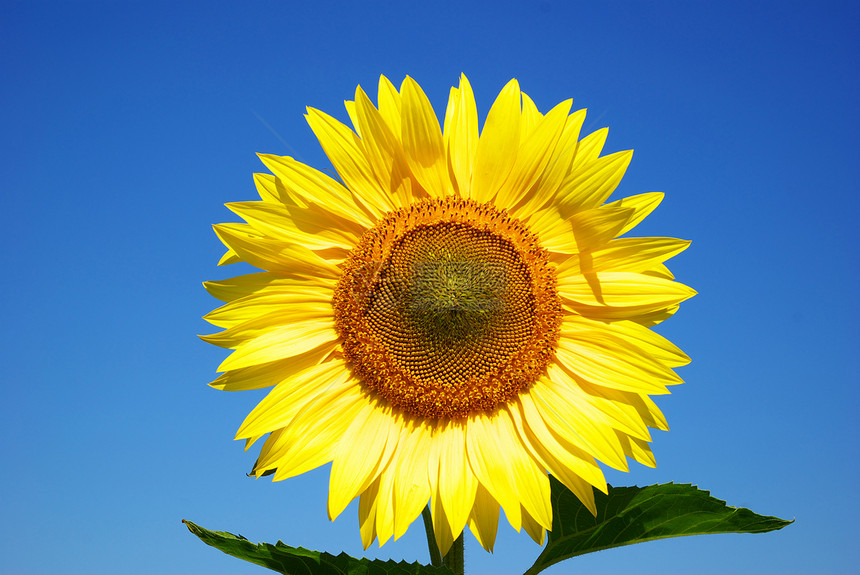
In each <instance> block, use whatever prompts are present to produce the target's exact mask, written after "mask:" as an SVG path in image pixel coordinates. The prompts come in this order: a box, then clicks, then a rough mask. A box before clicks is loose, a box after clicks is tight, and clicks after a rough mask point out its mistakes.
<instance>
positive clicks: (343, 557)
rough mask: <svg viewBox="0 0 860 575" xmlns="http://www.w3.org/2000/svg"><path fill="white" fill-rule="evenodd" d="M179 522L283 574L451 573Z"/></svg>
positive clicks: (225, 548) (211, 542) (207, 539)
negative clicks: (260, 540) (262, 540)
mask: <svg viewBox="0 0 860 575" xmlns="http://www.w3.org/2000/svg"><path fill="white" fill-rule="evenodd" d="M182 522H183V523H185V525H186V526H187V527H188V530H189V531H191V532H192V533H193V534H195V535H196V536H197V537H199V538H200V539H201V540H202V541H203V542H204V543H206V544H207V545H211V546H212V547H215V548H216V549H220V550H221V551H223V552H224V553H226V554H227V555H232V556H233V557H238V558H239V559H244V560H245V561H250V562H251V563H254V564H256V565H262V566H263V567H268V568H269V569H272V570H274V571H277V572H278V573H283V574H284V575H454V574H453V572H452V571H451V570H450V569H448V568H446V567H430V566H428V565H421V564H420V563H417V562H416V563H406V562H405V561H401V562H399V563H397V562H395V561H391V560H389V561H380V560H378V559H375V560H371V559H356V558H355V557H350V556H349V555H347V554H346V553H341V554H340V555H337V556H335V555H331V554H330V553H324V552H322V553H321V552H319V551H310V550H309V549H303V548H301V547H290V546H289V545H284V544H283V543H281V542H280V541H278V542H277V543H276V544H275V545H271V544H269V543H257V544H254V543H251V542H250V541H248V540H247V539H245V538H244V537H242V536H241V535H233V534H232V533H226V532H224V531H209V530H208V529H204V528H203V527H200V526H199V525H195V524H194V523H192V522H190V521H186V520H184V519H183V520H182Z"/></svg>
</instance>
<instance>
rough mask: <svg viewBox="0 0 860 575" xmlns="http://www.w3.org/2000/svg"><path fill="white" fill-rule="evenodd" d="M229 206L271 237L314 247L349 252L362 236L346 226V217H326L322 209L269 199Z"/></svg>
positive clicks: (309, 247)
mask: <svg viewBox="0 0 860 575" xmlns="http://www.w3.org/2000/svg"><path fill="white" fill-rule="evenodd" d="M226 206H227V208H228V209H230V211H232V212H233V213H235V214H236V215H238V216H239V217H241V218H242V219H244V220H245V221H246V222H248V223H249V224H251V226H253V227H254V229H256V230H258V231H260V232H262V233H264V234H266V235H267V236H269V237H272V238H275V239H279V240H282V241H285V242H294V243H298V244H301V245H303V246H305V247H306V248H308V249H311V250H324V249H327V248H333V247H334V248H341V249H344V250H347V251H348V250H351V249H352V248H353V247H354V246H355V244H356V242H357V241H358V237H359V236H358V235H356V233H355V232H354V231H351V230H349V229H346V228H345V227H344V226H343V223H344V222H343V220H342V219H340V218H337V219H336V218H335V216H329V217H326V215H325V213H324V212H321V211H319V210H317V211H312V210H309V209H308V208H300V207H298V206H291V207H287V206H284V205H282V204H273V203H269V202H234V203H230V204H226Z"/></svg>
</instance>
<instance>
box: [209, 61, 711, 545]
mask: <svg viewBox="0 0 860 575" xmlns="http://www.w3.org/2000/svg"><path fill="white" fill-rule="evenodd" d="M346 107H347V112H348V114H349V117H350V119H351V120H352V124H353V126H354V130H355V131H353V130H351V129H350V128H348V127H347V126H345V125H344V124H342V123H340V122H339V121H337V120H335V119H334V118H332V117H331V116H328V115H326V114H325V113H323V112H321V111H319V110H315V109H313V108H310V109H308V114H307V120H308V122H309V124H310V126H311V129H312V130H313V131H314V133H315V134H316V136H317V138H318V139H319V141H320V143H321V144H322V147H323V149H324V150H325V152H326V154H327V155H328V157H329V159H330V160H331V162H332V164H333V165H334V167H335V169H336V170H337V173H338V175H339V176H340V178H341V181H338V180H336V179H333V178H331V177H329V176H328V175H326V174H324V173H322V172H320V171H317V170H315V169H313V168H310V167H308V166H306V165H304V164H302V163H300V162H297V161H296V160H294V159H292V158H290V157H279V156H271V155H261V156H260V158H261V159H262V161H263V163H264V164H265V165H266V167H267V168H268V169H269V170H271V171H272V174H274V175H268V174H256V175H255V182H256V185H257V190H258V192H259V195H260V198H261V201H257V202H240V203H235V204H229V205H228V207H229V208H230V209H231V210H232V211H233V212H235V213H236V214H237V215H239V216H240V217H241V218H243V219H244V220H245V222H247V223H241V224H237V223H229V224H220V225H217V226H215V230H216V233H217V234H218V237H219V238H220V239H221V240H222V241H223V242H224V244H225V245H226V246H227V248H228V251H227V253H226V255H225V256H224V258H222V261H221V262H220V263H222V264H224V263H232V262H236V261H245V262H247V263H249V264H251V265H253V266H256V267H258V268H260V269H262V270H265V271H263V272H260V273H254V274H250V275H243V276H239V277H235V278H232V279H228V280H224V281H215V282H207V283H206V284H205V285H206V288H207V289H208V290H209V292H210V293H211V294H212V295H213V296H215V297H216V298H218V299H220V300H222V301H224V302H226V304H225V305H223V306H222V307H219V308H218V309H216V310H214V311H213V312H211V313H210V314H208V315H207V316H206V319H207V320H208V321H210V322H211V323H212V324H214V325H216V326H218V327H219V328H223V330H224V331H222V332H220V333H217V334H214V335H209V336H203V339H204V340H206V341H208V342H210V343H213V344H215V345H218V346H221V347H225V348H229V349H232V350H233V352H232V354H231V355H230V356H229V357H228V358H227V359H226V360H225V361H224V362H223V363H222V364H221V366H220V368H219V371H221V372H223V374H222V375H221V376H220V377H218V379H216V380H215V381H214V382H213V383H212V385H213V386H214V387H216V388H218V389H225V390H231V391H235V390H245V389H260V388H267V387H272V390H271V391H270V392H269V394H268V395H267V396H266V397H265V398H264V399H263V400H262V401H261V402H260V404H259V405H258V406H257V407H256V408H255V409H254V410H253V411H252V412H251V413H250V415H248V417H247V418H246V419H245V421H244V423H243V424H242V426H241V427H240V428H239V431H238V433H237V434H236V438H237V439H246V440H247V446H250V445H251V444H253V443H254V442H255V441H257V440H258V439H261V438H263V437H265V436H267V437H266V439H265V442H264V443H263V447H262V451H261V453H260V456H259V458H258V459H257V462H256V464H255V466H254V473H255V474H256V475H257V476H261V475H264V474H269V473H272V472H274V479H275V480H280V479H286V478H288V477H293V476H295V475H298V474H300V473H304V472H306V471H309V470H311V469H314V468H316V467H319V466H321V465H325V464H327V463H329V462H331V463H332V468H331V477H330V486H329V500H328V513H329V517H330V518H331V519H334V518H335V517H336V516H337V515H338V514H340V513H341V512H342V511H343V510H344V508H345V507H346V506H347V505H348V504H349V503H350V501H352V500H353V499H354V498H356V497H360V501H359V506H358V512H359V522H360V526H361V537H362V541H363V543H364V545H365V547H367V546H369V545H370V544H371V543H372V542H373V540H374V539H376V538H378V539H379V542H380V544H383V543H385V542H386V541H387V540H388V539H390V538H391V537H394V538H397V537H400V536H401V535H403V534H404V533H405V532H406V529H407V528H408V526H409V525H410V524H411V523H412V521H413V520H415V518H416V517H417V516H418V515H419V514H420V513H421V511H422V509H423V508H424V507H425V505H427V503H428V501H429V502H431V509H432V511H433V525H434V532H435V535H436V539H437V542H438V544H439V547H440V549H441V551H442V553H443V554H444V553H445V552H446V551H447V550H448V548H449V547H450V546H451V544H452V542H453V540H454V539H455V538H456V537H457V536H458V535H459V534H460V533H461V532H462V531H463V529H464V527H465V525H467V524H468V525H469V527H470V528H471V530H472V532H473V533H474V535H475V536H476V538H477V539H478V540H479V541H480V543H481V545H483V546H484V547H485V548H487V549H488V550H492V547H493V543H494V541H495V536H496V530H497V526H498V518H499V508H500V506H501V508H502V509H504V511H505V515H506V517H507V518H508V521H509V522H510V523H511V525H512V526H513V527H514V528H515V529H517V530H519V529H520V528H521V527H522V528H524V529H525V530H526V531H527V532H528V534H529V535H530V536H531V537H532V538H533V539H534V540H535V541H538V542H542V541H543V537H544V534H545V530H546V529H550V528H551V526H552V509H551V506H550V488H549V479H548V476H547V472H549V473H551V474H552V475H554V476H555V477H556V478H558V479H559V481H561V482H562V483H563V484H564V485H565V486H567V487H568V488H569V489H570V490H571V491H572V492H573V493H575V494H576V495H577V496H578V497H579V499H580V500H581V501H582V502H583V503H584V504H585V505H586V506H587V507H588V508H589V509H591V510H592V513H594V512H595V507H594V496H593V488H594V487H596V488H598V489H600V490H603V491H605V490H606V482H605V480H604V478H603V474H602V471H601V469H600V467H599V466H598V463H597V461H600V462H602V463H604V464H606V465H609V466H611V467H614V468H616V469H621V470H626V469H627V460H626V457H630V458H632V459H634V460H636V461H638V462H640V463H643V464H645V465H648V466H653V465H654V458H653V455H652V454H651V451H650V449H649V445H648V442H649V441H651V435H650V433H649V431H648V428H649V427H650V428H656V429H667V427H666V422H665V419H664V418H663V415H662V414H661V413H660V410H659V409H658V408H657V407H656V405H655V404H654V402H653V401H652V400H651V399H650V397H649V396H650V395H652V394H664V393H668V390H667V386H668V385H672V384H677V383H680V382H681V380H680V379H679V378H678V376H677V375H676V374H675V373H674V372H673V371H672V368H673V367H676V366H679V365H683V364H685V363H687V362H688V361H689V358H688V357H687V356H686V355H684V353H683V352H681V351H680V350H679V349H678V348H676V347H675V346H674V345H672V344H671V343H670V342H668V341H667V340H666V339H664V338H663V337H661V336H659V335H657V334H655V333H654V332H652V331H651V330H650V329H649V327H650V326H652V325H654V324H656V323H658V322H660V321H662V320H664V319H666V318H667V317H669V316H670V315H672V314H673V313H674V312H675V311H676V310H677V308H678V304H679V303H680V302H681V301H683V300H685V299H687V298H689V297H691V296H692V295H693V294H694V293H695V292H694V291H693V290H691V289H690V288H688V287H686V286H684V285H683V284H680V283H677V282H675V281H673V276H672V274H671V273H670V272H669V270H668V269H667V268H666V267H665V266H664V265H663V262H664V261H666V260H667V259H668V258H670V257H672V256H673V255H675V254H677V253H679V252H681V251H682V250H684V249H685V248H686V247H687V245H688V244H689V242H686V241H682V240H677V239H671V238H618V236H621V235H623V234H625V233H626V232H627V231H629V230H630V229H631V228H633V227H634V226H635V225H636V224H638V223H639V222H640V221H641V220H642V219H643V218H644V217H645V216H646V215H648V214H649V213H650V212H651V211H652V210H653V209H654V208H655V207H656V206H657V204H659V202H660V200H661V199H662V194H659V193H647V194H641V195H637V196H631V197H628V198H624V199H621V200H618V201H615V202H612V203H604V202H605V201H606V199H607V198H608V196H609V195H610V194H611V193H612V192H613V191H614V190H615V188H616V187H617V186H618V183H619V181H620V180H621V177H622V175H623V174H624V172H625V170H626V168H627V165H628V163H629V162H630V158H631V154H632V152H631V151H625V152H618V153H615V154H609V155H606V156H602V157H601V156H600V152H601V150H602V148H603V144H604V142H605V140H606V134H607V132H606V130H605V129H603V130H598V131H597V132H594V133H592V134H590V135H588V136H586V137H584V138H582V139H579V133H580V128H581V127H582V123H583V120H584V118H585V110H580V111H577V112H573V113H570V107H571V101H570V100H567V101H565V102H562V103H561V104H559V105H557V106H556V107H554V108H553V109H552V110H550V111H549V112H547V113H546V114H545V115H544V114H541V113H540V112H539V111H538V110H537V108H536V107H535V105H534V103H533V102H532V100H531V99H530V98H529V97H528V96H526V95H525V94H523V93H521V92H520V88H519V85H518V84H517V82H516V80H511V81H510V82H509V83H508V84H507V85H506V86H505V87H504V89H503V90H502V92H501V93H500V94H499V96H498V98H497V99H496V101H495V103H494V104H493V106H492V108H491V109H490V112H489V114H488V116H487V119H486V121H485V123H484V127H483V130H482V131H481V133H480V137H479V132H478V118H477V112H476V108H475V100H474V97H473V95H472V90H471V87H470V86H469V82H468V80H467V79H466V78H465V76H463V77H461V79H460V85H459V87H458V88H452V89H451V93H450V98H449V101H448V108H447V110H446V113H445V121H444V129H440V127H439V121H438V120H437V118H436V116H435V114H434V112H433V109H432V108H431V106H430V103H429V101H428V99H427V97H426V96H425V94H424V92H423V91H422V90H421V88H420V87H419V86H418V84H417V83H415V81H414V80H412V79H411V78H409V77H407V78H406V79H405V80H404V82H403V84H402V86H401V88H400V91H398V90H397V89H396V88H395V87H394V86H393V85H392V84H391V83H390V82H389V81H388V79H386V78H385V77H382V78H381V79H380V83H379V94H378V106H374V105H373V103H371V101H370V99H369V98H368V97H367V95H366V94H365V93H364V92H363V91H362V89H361V88H360V87H359V88H358V89H357V90H356V94H355V101H353V102H347V105H346Z"/></svg>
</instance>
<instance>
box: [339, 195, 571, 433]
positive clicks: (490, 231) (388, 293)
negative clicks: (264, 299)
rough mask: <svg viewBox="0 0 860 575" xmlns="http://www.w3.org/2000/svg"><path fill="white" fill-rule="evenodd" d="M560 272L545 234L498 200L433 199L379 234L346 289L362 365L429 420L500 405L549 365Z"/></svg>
mask: <svg viewBox="0 0 860 575" xmlns="http://www.w3.org/2000/svg"><path fill="white" fill-rule="evenodd" d="M560 312H561V307H560V304H559V301H558V297H557V295H556V293H555V276H554V273H553V272H552V271H551V270H550V268H549V267H548V265H547V261H546V255H545V252H544V251H543V250H542V249H540V247H539V246H538V245H537V244H536V241H535V239H534V236H532V235H531V234H529V233H527V230H525V228H524V227H523V226H522V225H521V224H519V222H514V221H513V220H511V219H510V218H508V217H507V216H506V215H505V214H504V213H500V212H497V211H495V210H494V209H493V208H492V207H489V206H486V205H479V204H477V203H475V202H470V201H467V200H455V199H450V200H446V201H441V202H440V201H435V200H428V201H427V202H424V203H422V204H418V205H417V206H413V207H412V208H411V209H409V210H399V211H397V212H393V213H392V214H391V215H389V217H387V218H386V219H384V220H382V221H381V222H380V223H379V224H377V226H376V227H374V228H373V229H372V230H370V231H368V232H367V234H366V235H365V237H364V238H363V239H362V241H361V242H360V243H359V245H358V246H356V248H355V250H354V251H353V252H352V254H351V255H350V258H349V259H348V260H347V264H346V267H345V270H344V276H343V279H342V280H341V281H340V283H339V284H338V289H337V290H336V292H335V321H336V326H337V328H338V331H339V332H340V334H341V337H342V338H343V340H344V354H345V356H346V358H347V360H348V361H349V363H350V365H351V367H352V369H353V372H354V373H355V374H356V375H357V376H358V377H359V379H360V380H361V381H362V383H363V385H364V386H365V387H366V388H367V389H368V390H370V391H372V392H375V393H378V394H380V395H382V396H383V397H385V398H386V399H387V400H388V401H389V402H391V403H392V404H393V405H395V406H398V407H401V408H403V409H404V410H405V411H406V412H408V413H411V414H413V415H418V416H421V417H433V418H436V417H464V416H468V415H469V414H471V413H474V412H476V411H490V410H492V409H494V408H495V407H496V406H498V405H499V404H501V403H503V402H505V401H508V400H510V399H512V398H513V397H515V396H516V395H517V393H519V392H520V391H523V390H525V389H527V388H528V387H529V386H530V385H531V384H532V383H533V382H534V381H535V379H536V378H537V377H538V376H539V375H540V374H541V373H542V372H543V370H544V368H545V367H546V364H547V362H548V361H549V358H550V357H551V356H552V348H553V346H554V343H555V341H556V339H557V336H558V324H559V319H560V315H561V313H560Z"/></svg>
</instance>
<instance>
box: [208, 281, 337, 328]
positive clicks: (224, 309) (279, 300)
mask: <svg viewBox="0 0 860 575" xmlns="http://www.w3.org/2000/svg"><path fill="white" fill-rule="evenodd" d="M332 296H333V290H331V289H330V288H327V287H318V286H313V285H303V286H295V287H292V286H290V287H284V286H268V287H267V288H265V289H262V290H260V291H258V292H257V293H254V294H251V295H249V296H245V297H243V298H239V299H236V300H233V301H232V302H230V303H228V304H225V305H222V306H221V307H219V308H216V309H214V310H212V311H211V312H209V313H207V314H206V315H205V316H203V319H205V320H206V321H208V322H209V323H211V324H214V325H217V326H219V327H225V328H227V327H233V326H236V325H239V324H241V323H244V322H246V321H249V320H252V319H256V318H259V317H262V316H265V315H269V314H278V313H281V314H286V313H292V310H297V311H299V313H301V311H302V308H307V309H319V308H321V307H323V306H326V305H328V306H329V307H331V299H332ZM309 315H310V316H311V317H321V316H323V317H324V315H321V314H319V313H317V312H312V313H310V314H309Z"/></svg>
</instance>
